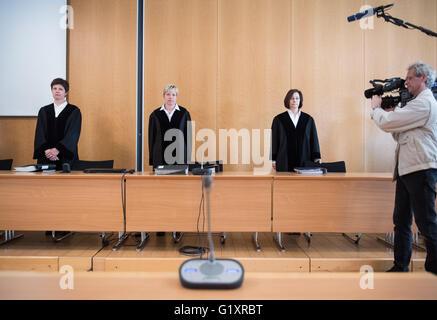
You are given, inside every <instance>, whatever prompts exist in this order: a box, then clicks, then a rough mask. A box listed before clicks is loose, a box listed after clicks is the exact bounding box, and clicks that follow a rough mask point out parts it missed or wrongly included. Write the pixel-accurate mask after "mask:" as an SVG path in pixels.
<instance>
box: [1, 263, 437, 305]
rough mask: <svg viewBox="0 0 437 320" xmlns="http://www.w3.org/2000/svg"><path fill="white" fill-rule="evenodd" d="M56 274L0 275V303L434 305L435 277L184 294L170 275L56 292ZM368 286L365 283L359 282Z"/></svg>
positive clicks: (377, 277) (272, 282) (268, 282)
mask: <svg viewBox="0 0 437 320" xmlns="http://www.w3.org/2000/svg"><path fill="white" fill-rule="evenodd" d="M62 276H64V274H59V273H36V272H0V299H2V300H6V299H7V300H12V299H91V300H93V299H103V300H105V299H141V300H143V299H144V300H160V299H163V300H237V299H240V300H271V299H274V300H307V299H314V300H319V299H321V300H350V299H351V300H353V299H359V300H367V299H384V300H385V299H388V300H403V299H409V300H415V299H421V300H427V299H429V300H435V299H437V277H436V276H434V275H432V274H429V273H402V274H399V273H396V274H388V273H374V278H373V289H366V290H363V289H361V287H360V281H361V274H359V273H246V274H245V277H244V282H243V285H242V286H241V287H240V288H239V289H235V290H193V289H185V288H183V287H182V285H181V284H180V282H179V276H178V273H177V271H176V270H175V272H172V273H168V272H167V273H121V272H119V273H107V272H88V273H80V272H77V273H74V274H73V287H74V288H73V289H72V290H62V289H61V288H60V282H61V277H62ZM364 282H365V283H367V284H370V282H369V281H368V280H367V281H364Z"/></svg>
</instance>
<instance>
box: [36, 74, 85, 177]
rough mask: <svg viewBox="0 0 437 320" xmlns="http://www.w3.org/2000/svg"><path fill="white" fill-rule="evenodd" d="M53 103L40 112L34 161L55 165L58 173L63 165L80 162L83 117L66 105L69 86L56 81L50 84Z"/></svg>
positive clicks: (59, 80)
mask: <svg viewBox="0 0 437 320" xmlns="http://www.w3.org/2000/svg"><path fill="white" fill-rule="evenodd" d="M50 86H51V91H52V95H53V99H54V103H51V104H49V105H47V106H44V107H42V108H41V109H40V110H39V112H38V119H37V123H36V129H35V141H34V152H33V159H37V161H38V163H41V164H55V165H56V169H57V170H61V169H62V165H63V164H64V163H69V164H70V165H71V164H72V162H73V161H74V160H78V159H79V156H78V147H77V144H78V142H79V136H80V130H81V126H82V115H81V113H80V109H79V108H78V107H76V106H74V105H72V104H70V103H68V102H67V99H66V97H67V94H68V91H69V84H68V82H67V81H66V80H64V79H60V78H57V79H55V80H53V81H52V83H51V85H50Z"/></svg>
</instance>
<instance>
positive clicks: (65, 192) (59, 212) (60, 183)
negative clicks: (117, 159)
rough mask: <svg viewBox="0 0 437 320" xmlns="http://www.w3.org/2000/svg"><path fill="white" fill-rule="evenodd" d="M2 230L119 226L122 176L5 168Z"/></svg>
mask: <svg viewBox="0 0 437 320" xmlns="http://www.w3.org/2000/svg"><path fill="white" fill-rule="evenodd" d="M0 229H3V230H5V229H7V230H68V231H121V230H123V211H122V206H121V175H110V174H106V175H103V174H102V175H88V174H84V173H76V172H74V173H72V174H63V173H42V172H35V173H34V172H30V173H27V172H25V173H23V172H8V173H5V172H1V173H0Z"/></svg>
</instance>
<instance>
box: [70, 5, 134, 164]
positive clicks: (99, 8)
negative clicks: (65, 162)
mask: <svg viewBox="0 0 437 320" xmlns="http://www.w3.org/2000/svg"><path fill="white" fill-rule="evenodd" d="M70 4H71V6H72V7H73V9H74V29H73V30H70V31H69V47H68V53H69V59H68V78H69V81H70V86H71V92H70V102H72V103H74V104H76V105H77V106H78V107H79V108H80V109H81V111H82V118H83V120H82V133H81V137H80V142H79V157H80V159H82V160H111V159H114V160H115V161H114V166H115V167H117V168H121V167H123V168H135V152H136V92H137V91H136V82H137V80H136V74H137V73H136V72H137V69H136V66H137V61H136V58H137V53H136V49H137V1H136V0H123V1H120V0H91V1H90V0H71V1H70Z"/></svg>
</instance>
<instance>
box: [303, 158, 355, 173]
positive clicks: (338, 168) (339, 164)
mask: <svg viewBox="0 0 437 320" xmlns="http://www.w3.org/2000/svg"><path fill="white" fill-rule="evenodd" d="M304 165H305V167H322V168H326V170H328V172H346V163H345V162H344V161H336V162H322V163H321V164H318V163H314V162H312V161H305V164H304Z"/></svg>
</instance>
